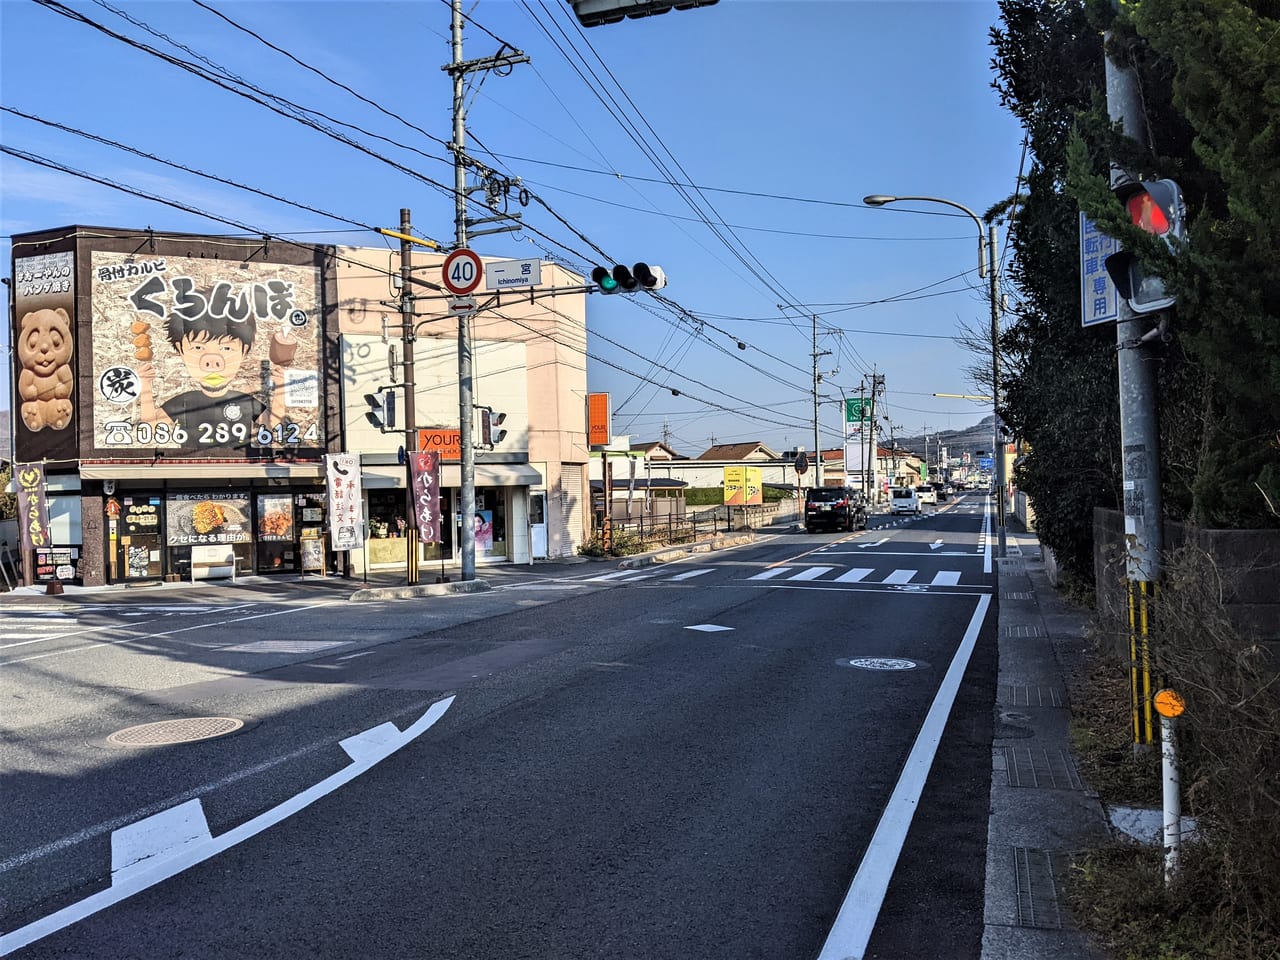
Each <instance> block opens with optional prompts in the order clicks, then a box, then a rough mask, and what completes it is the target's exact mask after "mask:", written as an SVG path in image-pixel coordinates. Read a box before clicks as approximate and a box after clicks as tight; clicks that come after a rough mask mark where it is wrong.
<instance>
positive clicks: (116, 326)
mask: <svg viewBox="0 0 1280 960" xmlns="http://www.w3.org/2000/svg"><path fill="white" fill-rule="evenodd" d="M90 258H91V259H90V270H89V300H90V307H91V310H92V318H93V320H92V327H91V336H92V353H93V362H92V380H91V383H92V387H93V397H92V410H93V427H92V437H91V439H90V442H89V444H88V446H90V447H92V448H93V449H94V451H95V455H101V456H108V457H112V456H115V457H130V456H138V455H139V454H141V453H143V452H144V451H145V452H146V453H147V454H149V455H154V452H155V451H163V452H164V453H165V455H166V456H174V457H193V458H201V457H210V456H212V457H253V458H275V457H280V456H284V457H286V458H287V457H288V456H289V455H290V454H292V453H295V452H301V451H310V452H315V451H319V450H321V449H323V447H324V443H325V422H324V406H323V404H322V402H321V400H322V397H321V395H322V390H321V372H322V366H321V362H322V345H323V342H324V341H323V330H322V328H323V323H322V309H323V276H322V271H321V269H319V268H318V267H316V266H314V265H310V264H288V263H266V262H261V261H257V260H241V259H225V260H223V259H214V258H204V257H202V258H196V257H186V256H172V255H159V254H148V253H137V252H117V251H110V250H93V251H92V252H91V253H90ZM82 342H83V340H82Z"/></svg>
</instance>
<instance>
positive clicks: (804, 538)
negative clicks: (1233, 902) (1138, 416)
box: [0, 497, 996, 960]
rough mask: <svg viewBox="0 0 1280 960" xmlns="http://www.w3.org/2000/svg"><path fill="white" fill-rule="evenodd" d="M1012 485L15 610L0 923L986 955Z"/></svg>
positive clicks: (384, 942) (501, 950) (215, 937)
mask: <svg viewBox="0 0 1280 960" xmlns="http://www.w3.org/2000/svg"><path fill="white" fill-rule="evenodd" d="M984 507H985V501H983V500H979V499H978V498H974V497H970V498H966V499H963V500H960V501H958V502H953V503H952V504H950V505H947V507H946V509H945V510H944V511H942V512H939V513H937V514H935V515H931V516H925V517H922V518H919V519H912V520H910V521H898V522H897V523H894V524H892V525H888V524H887V521H886V520H884V519H883V518H879V519H877V520H876V521H873V526H872V529H870V530H868V531H866V532H864V533H860V534H854V535H840V534H825V535H823V534H819V535H806V534H803V533H796V532H779V533H776V534H766V535H763V536H761V537H760V539H759V540H758V541H757V542H756V543H755V544H752V545H749V546H744V547H740V548H737V549H734V550H729V551H722V552H717V553H714V554H706V555H695V556H693V557H690V558H688V559H687V560H684V561H681V562H679V563H673V564H662V565H659V566H653V567H647V568H640V569H621V568H619V566H618V565H617V564H616V563H598V564H578V565H565V566H563V567H555V568H549V567H543V566H538V567H534V568H531V569H504V570H503V571H501V572H497V571H495V572H494V576H493V582H494V584H495V586H496V589H495V590H493V591H492V592H489V593H483V594H471V595H456V596H449V597H442V598H419V599H415V600H402V601H392V602H384V603H373V604H369V603H359V604H357V603H350V602H345V601H344V600H343V599H342V596H341V594H339V593H338V592H336V585H335V584H326V585H323V586H322V587H321V586H313V587H306V586H305V585H304V586H302V587H300V588H298V589H282V588H277V589H275V590H273V591H271V590H262V591H248V592H246V591H245V590H243V589H235V590H228V591H226V592H222V593H214V592H210V591H208V590H203V591H199V592H193V593H185V592H184V593H180V594H178V593H175V594H172V595H166V596H165V597H164V598H163V602H162V601H161V600H160V599H157V598H154V597H148V598H147V599H146V600H145V601H139V600H137V599H134V598H123V599H120V600H116V599H115V598H113V599H112V602H109V603H108V602H88V603H81V604H78V605H76V606H75V608H74V609H73V610H72V611H71V612H70V613H60V614H59V616H57V617H51V616H49V615H48V614H41V613H39V611H38V610H37V609H32V610H28V609H26V608H25V607H20V606H14V605H7V606H5V607H4V608H3V612H4V614H5V618H4V628H3V629H0V667H3V669H2V670H0V695H2V697H3V700H0V702H2V703H3V704H4V706H5V709H4V715H3V717H2V718H0V732H2V733H3V734H4V743H3V746H0V751H3V756H4V768H5V789H4V791H3V795H2V796H0V810H2V811H3V812H4V815H5V822H6V824H7V829H6V831H5V835H4V837H3V840H2V841H0V842H2V843H3V847H2V848H0V895H2V896H3V897H4V899H5V901H6V908H7V910H6V915H5V919H4V922H3V929H4V930H5V931H6V937H5V939H2V940H0V949H5V948H7V949H13V950H15V951H16V955H18V956H23V957H54V956H56V957H94V958H125V957H129V958H135V957H137V958H162V957H198V958H224V957H225V958H256V957H298V956H313V957H356V956H359V957H370V958H380V957H387V958H403V957H415V958H449V960H470V958H476V960H480V958H484V960H498V958H516V957H530V958H557V960H561V958H576V957H584V958H585V957H628V958H631V957H641V956H642V957H655V958H665V957H672V958H675V957H681V958H686V957H698V958H721V957H724V958H735V960H737V958H744V957H760V958H770V960H784V958H797V960H808V958H813V957H818V956H819V955H820V953H821V954H822V955H823V956H824V957H828V956H831V957H834V956H841V957H844V956H852V955H864V956H866V957H881V958H899V957H900V958H912V960H920V958H929V957H938V958H944V957H945V958H948V960H955V958H963V957H976V956H978V954H979V952H980V942H981V931H982V898H983V869H984V856H985V850H986V824H987V795H988V786H989V782H990V770H991V762H990V757H991V754H990V750H991V737H992V705H993V701H994V684H995V667H996V663H995V635H994V633H995V631H994V623H995V607H994V603H995V599H994V598H993V597H992V585H993V582H994V581H993V578H992V576H991V574H990V573H989V568H990V559H989V555H988V554H987V553H986V552H985V550H984V537H983V535H982V530H983V525H984V515H983V512H982V510H983V508H984ZM38 606H39V605H34V604H33V605H32V607H33V608H36V607H38ZM66 606H67V605H65V604H63V605H60V609H61V608H62V607H66ZM46 609H47V607H46ZM14 616H17V617H21V618H24V619H23V620H22V623H21V625H20V629H18V630H16V631H14V632H10V628H11V626H12V624H13V623H15V620H14ZM28 621H30V622H28ZM46 621H47V622H46ZM72 621H74V622H72ZM433 705H434V706H433ZM424 714H426V715H427V717H426V720H425V721H423V722H422V723H420V724H419V726H418V727H417V728H415V727H414V726H413V725H414V723H415V721H417V720H419V718H422V717H423V716H424ZM217 717H225V718H231V720H233V721H241V722H243V724H244V726H243V727H241V728H240V729H239V730H238V731H237V732H235V733H233V734H231V735H228V736H222V737H217V738H213V739H208V740H204V741H200V742H194V743H185V744H175V745H169V746H150V747H119V746H114V745H112V744H111V742H110V741H109V739H108V737H109V736H110V735H111V734H113V733H116V732H118V731H120V730H122V729H124V728H128V727H131V726H133V725H135V724H143V723H148V722H155V721H158V720H167V719H174V718H217ZM389 723H390V724H394V728H390V727H388V726H386V725H387V724H389ZM931 730H932V731H933V733H932V734H931V733H930V731H931ZM364 731H373V732H372V733H369V734H366V735H364V736H360V737H358V738H357V739H355V740H351V739H349V738H353V737H356V735H358V734H362V732H364ZM401 731H410V733H411V734H413V736H412V738H411V739H410V738H409V737H407V736H403V735H401V734H400V732H401ZM344 741H345V743H344ZM932 741H936V746H937V750H936V756H935V755H934V753H933V750H932V748H933V746H934V745H935V743H933V742H932ZM391 749H394V752H390V753H389V755H386V756H385V759H383V758H382V757H383V754H385V753H387V751H388V750H391ZM357 774H358V775H357ZM337 781H345V782H341V783H338V782H337ZM914 781H918V786H917V787H916V788H912V783H913V782H914ZM330 786H332V788H330ZM921 786H922V790H920V789H919V787H921ZM913 789H914V793H913ZM307 791H310V792H309V793H308V792H307ZM175 811H177V812H176V813H175ZM908 822H909V826H910V829H909V830H907V829H906V828H907V826H908ZM232 840H239V841H240V842H235V843H232V842H231V841H232ZM224 847H225V848H224ZM214 848H217V852H216V855H212V856H208V854H209V853H210V851H211V850H213V849H214ZM166 856H174V857H175V858H176V859H175V860H174V861H172V862H171V863H170V864H169V865H166V863H165V857H166ZM184 857H185V858H186V860H184V859H183V858H184ZM202 857H207V859H202ZM113 858H114V863H115V866H116V874H115V877H114V879H113V876H112V866H113ZM188 860H189V861H190V862H191V863H192V865H191V866H190V867H189V869H185V870H182V871H180V872H176V873H175V874H174V875H173V876H166V875H167V874H168V873H172V872H173V869H172V866H173V864H175V863H186V862H187V861H188ZM152 881H154V882H152ZM134 889H136V891H137V892H133V893H131V895H129V896H127V897H122V896H121V894H122V893H124V892H126V891H133V890H134ZM15 931H16V932H15ZM867 937H869V942H867ZM28 939H31V940H32V942H30V943H29V944H26V941H27V940H28ZM829 941H830V942H829ZM20 944H26V945H20ZM824 944H827V945H828V951H827V952H825V953H824V952H823V947H824ZM850 944H852V945H854V946H856V947H857V949H858V950H862V949H863V947H865V953H861V954H855V953H852V952H850V950H852V949H853V947H849V946H848V945H850ZM859 944H861V946H859ZM846 947H848V949H846ZM838 950H843V951H844V952H832V951H838Z"/></svg>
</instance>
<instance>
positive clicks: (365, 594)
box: [349, 580, 493, 603]
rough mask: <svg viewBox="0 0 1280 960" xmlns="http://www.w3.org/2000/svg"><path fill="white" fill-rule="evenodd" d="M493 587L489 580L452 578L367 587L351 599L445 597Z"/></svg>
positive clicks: (483, 590) (479, 591) (484, 591)
mask: <svg viewBox="0 0 1280 960" xmlns="http://www.w3.org/2000/svg"><path fill="white" fill-rule="evenodd" d="M492 589H493V587H492V586H490V585H489V581H488V580H451V581H449V582H448V583H418V584H414V585H413V586H409V585H408V584H405V585H404V586H401V587H367V588H365V589H363V590H357V591H356V592H355V593H353V594H351V596H350V598H349V599H350V600H352V601H354V602H356V603H363V602H365V601H369V600H412V599H413V598H414V597H444V596H448V595H449V594H451V593H487V592H489V591H490V590H492Z"/></svg>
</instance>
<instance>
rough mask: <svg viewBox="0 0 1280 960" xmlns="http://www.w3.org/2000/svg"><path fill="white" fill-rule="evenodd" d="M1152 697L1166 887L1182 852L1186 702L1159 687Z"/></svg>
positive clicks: (1174, 875) (1170, 881) (1174, 693)
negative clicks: (1180, 734)
mask: <svg viewBox="0 0 1280 960" xmlns="http://www.w3.org/2000/svg"><path fill="white" fill-rule="evenodd" d="M1152 700H1153V701H1154V703H1155V708H1156V712H1157V713H1158V714H1160V759H1161V764H1160V766H1161V770H1162V772H1163V784H1164V796H1163V800H1164V883H1165V886H1168V885H1169V884H1170V883H1172V882H1173V880H1174V878H1175V877H1177V875H1178V859H1179V857H1180V856H1181V854H1182V797H1181V796H1180V793H1179V789H1178V741H1177V728H1176V726H1175V724H1176V723H1177V722H1178V717H1180V716H1181V715H1182V713H1183V711H1184V710H1186V709H1187V705H1186V702H1185V701H1184V700H1183V699H1182V697H1181V696H1180V695H1179V694H1178V693H1177V692H1175V691H1173V690H1170V689H1167V688H1166V689H1164V690H1160V691H1158V692H1157V693H1156V695H1155V696H1154V697H1152Z"/></svg>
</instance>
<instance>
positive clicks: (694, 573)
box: [671, 567, 711, 580]
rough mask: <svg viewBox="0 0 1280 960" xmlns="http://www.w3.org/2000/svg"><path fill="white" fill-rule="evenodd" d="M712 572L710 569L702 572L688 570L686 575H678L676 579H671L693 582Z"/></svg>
mask: <svg viewBox="0 0 1280 960" xmlns="http://www.w3.org/2000/svg"><path fill="white" fill-rule="evenodd" d="M710 572H711V568H710V567H704V568H703V569H701V570H688V571H686V572H684V573H678V574H676V575H675V576H674V577H671V579H672V580H692V579H693V578H694V577H700V576H702V575H703V574H704V573H710Z"/></svg>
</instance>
